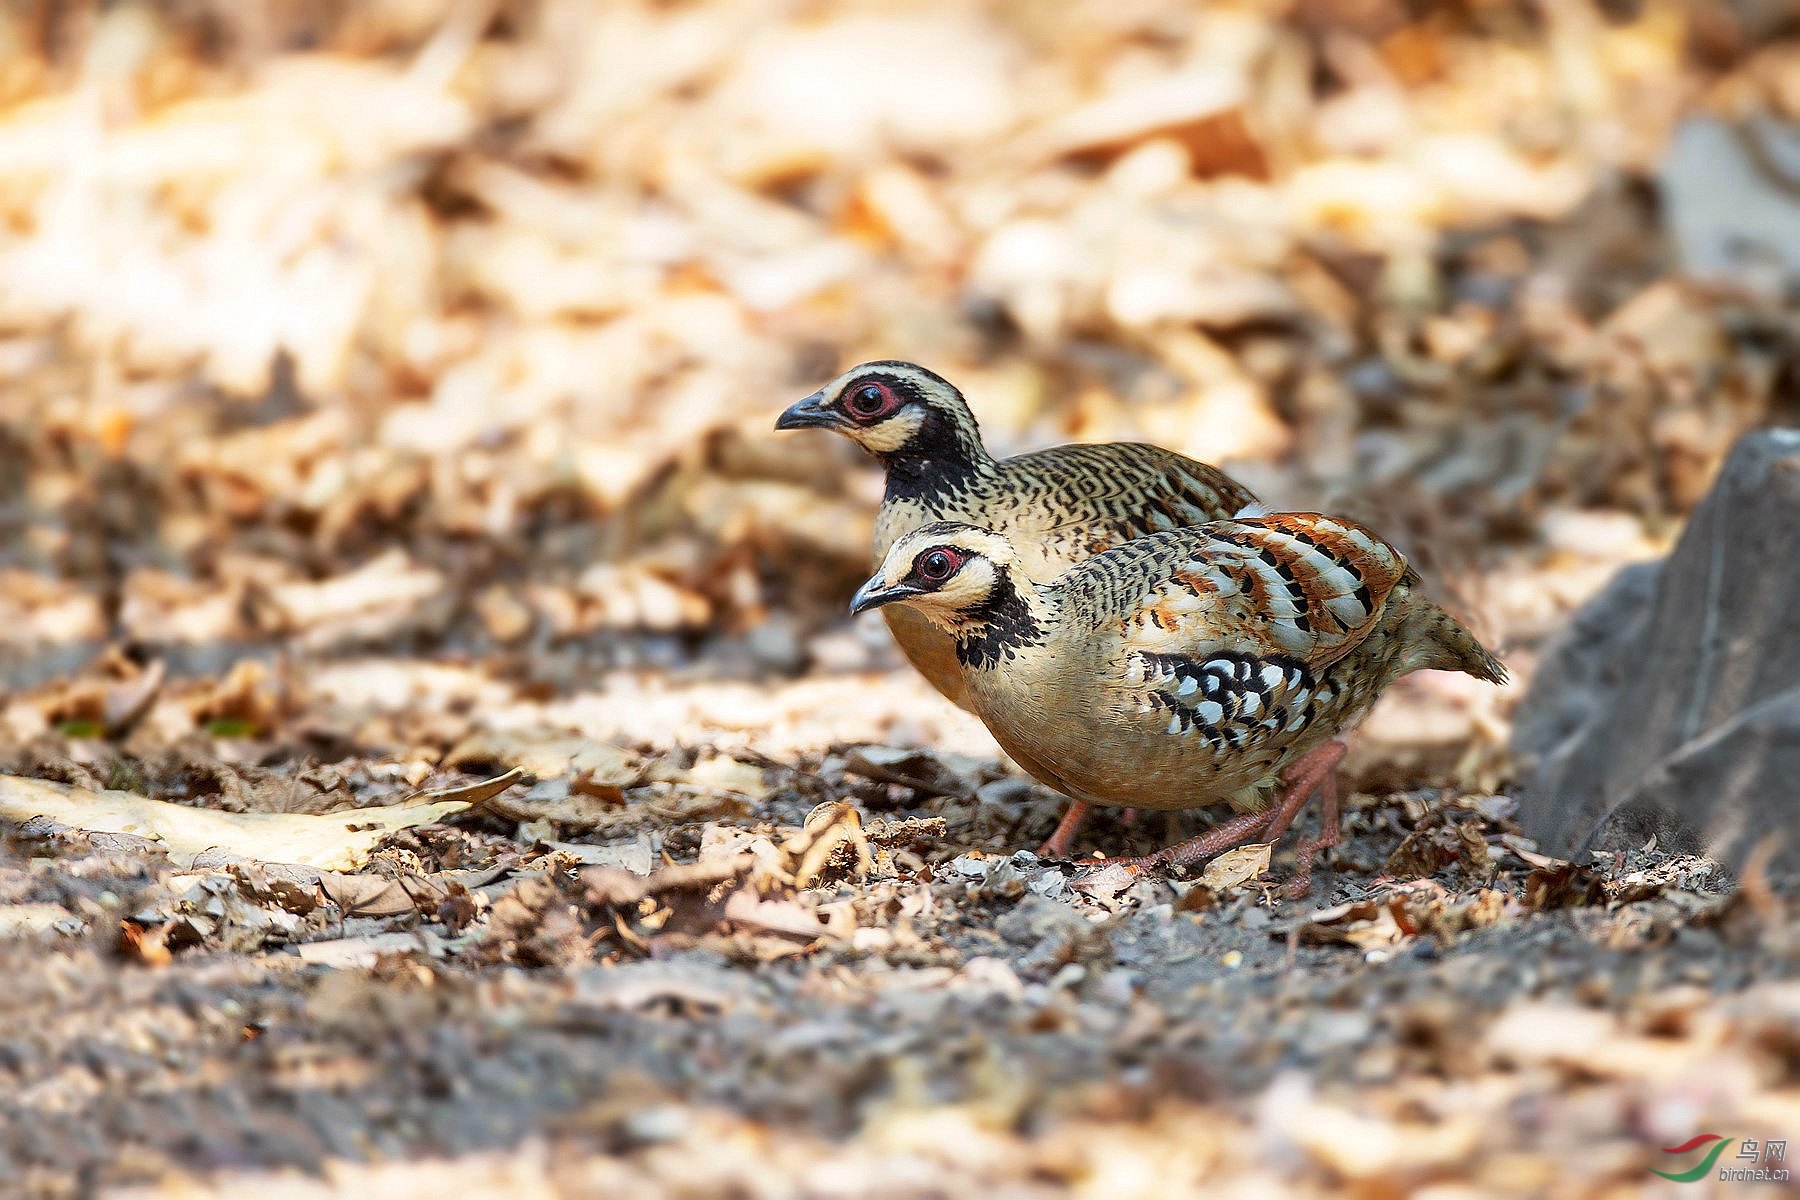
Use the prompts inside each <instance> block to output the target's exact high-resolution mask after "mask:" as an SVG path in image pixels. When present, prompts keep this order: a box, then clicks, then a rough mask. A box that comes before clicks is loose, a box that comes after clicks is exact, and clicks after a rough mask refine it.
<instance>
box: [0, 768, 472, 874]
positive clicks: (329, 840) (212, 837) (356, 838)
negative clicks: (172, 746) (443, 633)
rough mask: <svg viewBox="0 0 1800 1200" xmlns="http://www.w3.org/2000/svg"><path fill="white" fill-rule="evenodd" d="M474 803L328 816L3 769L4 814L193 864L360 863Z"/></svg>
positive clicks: (331, 866)
mask: <svg viewBox="0 0 1800 1200" xmlns="http://www.w3.org/2000/svg"><path fill="white" fill-rule="evenodd" d="M467 807H469V806H468V804H467V803H466V802H464V801H461V800H441V801H438V802H437V803H434V804H416V805H400V806H392V807H388V808H358V809H350V810H347V811H344V812H336V813H328V814H325V815H323V816H309V815H304V814H297V813H226V812H215V811H213V810H211V809H205V808H189V807H187V806H185V805H180V804H170V803H168V802H166V801H163V800H151V799H149V798H148V797H145V796H139V795H136V794H135V793H132V792H118V791H100V792H90V791H84V790H82V789H81V788H74V787H69V786H68V785H66V784H61V783H46V782H44V781H43V780H39V779H26V778H24V777H22V776H18V775H0V817H3V818H5V819H6V820H9V821H14V822H17V823H19V824H23V823H25V822H26V821H29V820H31V819H33V818H34V817H47V818H49V819H51V820H53V821H57V822H60V823H61V824H64V825H68V826H71V827H73V828H76V829H84V830H91V831H96V832H104V833H129V834H135V835H137V836H140V837H147V838H150V839H153V840H154V841H156V842H157V843H158V844H160V845H161V846H162V847H163V849H165V850H166V851H167V852H168V855H169V860H170V861H171V862H173V863H175V864H176V865H177V866H183V867H185V866H189V865H191V864H192V863H193V861H194V858H195V856H196V855H199V854H201V853H203V852H204V851H207V850H214V849H217V850H224V851H226V852H229V853H231V854H234V855H240V856H242V857H244V858H251V859H258V860H262V861H267V862H281V863H299V864H301V865H304V866H311V867H319V868H321V869H324V870H344V869H353V868H355V867H357V866H359V865H360V864H361V863H362V861H363V860H364V859H365V858H366V857H367V856H368V853H369V851H370V850H372V849H374V848H375V844H376V843H377V842H379V841H381V839H382V838H384V837H386V836H388V835H389V834H391V833H393V832H394V831H395V830H399V829H408V828H411V827H412V826H414V825H429V824H431V823H433V822H436V821H441V820H442V819H443V818H445V817H446V816H449V815H450V814H451V813H457V812H461V811H463V810H464V809H466V808H467Z"/></svg>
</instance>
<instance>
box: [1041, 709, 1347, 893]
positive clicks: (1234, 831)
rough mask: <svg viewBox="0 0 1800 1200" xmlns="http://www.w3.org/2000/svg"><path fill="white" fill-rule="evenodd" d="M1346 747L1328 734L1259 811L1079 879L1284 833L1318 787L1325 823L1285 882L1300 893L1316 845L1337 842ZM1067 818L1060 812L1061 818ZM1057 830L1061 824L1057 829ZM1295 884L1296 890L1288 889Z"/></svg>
mask: <svg viewBox="0 0 1800 1200" xmlns="http://www.w3.org/2000/svg"><path fill="white" fill-rule="evenodd" d="M1346 749H1347V747H1346V746H1345V745H1344V743H1343V742H1341V741H1337V740H1333V741H1329V742H1326V743H1325V744H1324V745H1321V746H1315V747H1314V748H1313V749H1311V750H1309V751H1307V752H1306V753H1305V754H1303V755H1301V756H1300V758H1299V759H1297V760H1296V761H1294V762H1292V763H1290V764H1289V765H1288V766H1287V767H1286V768H1285V769H1284V770H1283V771H1282V772H1281V783H1282V793H1281V800H1280V802H1279V803H1278V804H1276V805H1275V806H1274V807H1272V808H1265V809H1263V810H1262V811H1261V812H1253V813H1240V814H1239V815H1237V816H1235V817H1232V818H1231V819H1230V820H1228V821H1226V822H1224V823H1223V824H1220V825H1217V826H1215V827H1214V828H1212V829H1209V830H1207V831H1206V832H1205V833H1203V834H1200V835H1199V836H1198V837H1191V838H1188V839H1187V840H1186V841H1183V842H1177V843H1175V844H1174V845H1173V846H1170V847H1168V848H1167V849H1164V850H1159V851H1157V852H1156V853H1155V854H1148V855H1145V856H1144V857H1142V858H1118V859H1113V860H1112V861H1110V862H1108V863H1107V864H1106V865H1105V866H1103V867H1101V868H1099V870H1097V871H1095V872H1093V873H1092V874H1091V875H1089V876H1088V877H1087V878H1086V879H1085V880H1084V881H1083V882H1087V883H1093V882H1095V881H1097V880H1099V879H1100V878H1101V877H1102V876H1106V877H1108V878H1110V877H1113V876H1116V875H1118V874H1120V873H1121V872H1123V873H1125V874H1127V875H1132V876H1135V875H1142V874H1143V873H1145V872H1146V871H1150V870H1153V869H1155V868H1157V867H1185V866H1187V865H1189V864H1190V863H1195V862H1199V861H1200V860H1201V859H1203V858H1208V857H1210V856H1212V855H1214V854H1218V853H1220V852H1222V851H1225V850H1229V849H1231V848H1232V847H1233V846H1240V845H1242V844H1244V843H1245V842H1247V841H1249V840H1250V839H1251V838H1253V837H1257V836H1261V838H1262V839H1263V840H1264V841H1269V842H1273V841H1275V840H1276V839H1277V838H1279V837H1280V836H1281V835H1282V834H1284V833H1286V832H1287V830H1288V826H1290V825H1292V824H1293V823H1294V818H1295V817H1296V816H1298V815H1299V813H1300V810H1301V809H1302V808H1304V807H1305V806H1306V802H1307V801H1308V800H1309V799H1311V798H1312V795H1313V793H1314V792H1316V791H1319V790H1320V789H1321V788H1323V789H1324V791H1325V796H1324V809H1325V812H1324V819H1325V824H1326V828H1325V829H1324V830H1322V831H1321V832H1320V835H1319V837H1317V838H1316V839H1312V840H1309V841H1307V842H1304V843H1302V845H1301V847H1300V863H1299V872H1298V873H1297V874H1296V875H1295V876H1294V878H1293V880H1291V881H1290V882H1289V884H1288V888H1289V894H1290V895H1301V896H1303V895H1305V894H1306V891H1307V890H1308V889H1309V888H1310V887H1311V885H1312V879H1311V874H1312V861H1313V858H1314V856H1315V855H1317V854H1318V852H1319V851H1320V850H1323V849H1326V848H1327V847H1330V846H1335V845H1337V839H1338V794H1337V780H1336V772H1337V767H1338V764H1339V763H1340V762H1342V761H1343V760H1344V752H1345V750H1346ZM1066 821H1067V819H1066V818H1065V823H1066ZM1059 832H1060V830H1059ZM1296 886H1299V888H1300V890H1299V891H1298V892H1295V891H1294V890H1293V889H1294V888H1295V887H1296Z"/></svg>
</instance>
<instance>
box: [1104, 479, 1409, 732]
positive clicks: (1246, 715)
mask: <svg viewBox="0 0 1800 1200" xmlns="http://www.w3.org/2000/svg"><path fill="white" fill-rule="evenodd" d="M1093 567H1094V569H1095V570H1096V572H1097V573H1104V574H1108V575H1111V576H1113V577H1114V578H1113V586H1112V587H1109V588H1102V589H1099V590H1097V591H1096V593H1095V595H1094V599H1095V600H1096V601H1100V602H1101V603H1102V606H1103V607H1105V608H1107V609H1109V610H1110V615H1112V616H1113V617H1114V618H1115V620H1116V623H1115V624H1113V625H1112V628H1114V629H1115V630H1116V632H1117V636H1118V639H1119V645H1118V649H1119V651H1120V654H1119V656H1118V658H1117V659H1116V661H1118V662H1119V664H1120V667H1121V670H1122V672H1123V676H1124V678H1123V680H1122V683H1123V684H1124V688H1123V691H1124V692H1125V693H1126V694H1128V695H1130V696H1132V697H1133V698H1134V701H1135V704H1136V706H1137V707H1138V708H1140V709H1141V710H1145V711H1151V710H1163V711H1166V712H1167V713H1168V714H1169V718H1170V724H1169V730H1170V732H1171V733H1181V732H1187V731H1190V730H1202V731H1204V732H1206V734H1207V736H1209V737H1214V736H1216V737H1218V738H1219V739H1221V740H1222V741H1223V742H1224V743H1225V744H1229V745H1232V746H1242V745H1244V744H1246V743H1247V742H1248V741H1255V740H1260V738H1262V737H1264V736H1272V735H1275V734H1278V733H1282V732H1292V731H1293V730H1295V729H1297V728H1298V727H1299V726H1300V725H1301V724H1303V723H1304V721H1305V719H1306V713H1307V706H1308V704H1309V703H1310V702H1312V701H1313V700H1314V698H1315V697H1316V696H1317V694H1318V691H1319V689H1320V686H1321V682H1320V681H1321V677H1322V675H1323V673H1324V672H1325V671H1326V670H1327V669H1328V668H1329V667H1330V666H1331V665H1332V664H1333V663H1335V662H1336V661H1338V660H1339V659H1340V658H1342V657H1343V656H1344V655H1346V654H1348V653H1350V651H1351V650H1353V649H1355V647H1356V646H1357V645H1358V644H1359V643H1360V642H1361V641H1362V640H1363V639H1364V638H1366V637H1367V636H1368V635H1369V633H1370V631H1371V630H1372V629H1373V628H1374V627H1375V625H1376V623H1377V621H1378V620H1379V619H1380V617H1381V614H1382V611H1383V608H1384V606H1385V604H1386V602H1387V599H1388V597H1389V595H1390V594H1391V593H1392V592H1393V590H1394V589H1395V587H1397V586H1398V585H1399V584H1400V582H1401V581H1402V580H1403V579H1404V578H1405V576H1406V573H1407V566H1406V562H1405V560H1404V559H1403V558H1401V556H1400V554H1399V552H1398V551H1396V550H1395V549H1394V548H1393V547H1392V546H1389V545H1388V544H1387V543H1386V542H1384V541H1382V540H1381V539H1380V538H1378V537H1376V536H1375V535H1374V534H1372V533H1370V532H1369V531H1368V530H1366V529H1363V528H1362V527H1361V526H1358V525H1355V524H1353V523H1352V522H1349V521H1344V520H1339V519H1335V518H1330V517H1321V516H1317V515H1313V514H1304V513H1301V514H1296V513H1284V514H1279V515H1275V516H1269V517H1257V518H1247V519H1244V520H1234V521H1215V522H1212V523H1210V524H1207V525H1204V526H1200V527H1197V528H1193V529H1186V530H1180V531H1176V532H1175V533H1171V534H1163V535H1158V536H1156V537H1151V538H1144V539H1140V540H1139V541H1137V542H1132V543H1129V544H1127V545H1126V546H1123V547H1120V548H1119V549H1118V550H1114V551H1112V552H1110V553H1108V554H1106V555H1103V556H1101V557H1100V558H1097V559H1095V560H1093ZM1078 570H1082V569H1081V568H1078ZM1133 581H1135V583H1136V585H1137V586H1136V587H1135V588H1133V587H1132V586H1131V583H1132V582H1133ZM1108 601H1110V602H1108Z"/></svg>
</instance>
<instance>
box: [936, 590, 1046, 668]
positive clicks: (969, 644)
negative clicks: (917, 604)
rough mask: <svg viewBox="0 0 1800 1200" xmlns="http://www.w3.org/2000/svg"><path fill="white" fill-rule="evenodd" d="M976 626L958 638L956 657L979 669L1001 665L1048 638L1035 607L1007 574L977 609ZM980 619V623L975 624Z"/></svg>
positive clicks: (973, 614)
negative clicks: (1037, 619)
mask: <svg viewBox="0 0 1800 1200" xmlns="http://www.w3.org/2000/svg"><path fill="white" fill-rule="evenodd" d="M969 616H970V617H971V618H972V624H973V626H974V627H973V628H972V629H971V630H970V632H968V633H964V634H960V635H958V637H957V639H956V658H957V661H958V662H960V663H962V664H963V665H964V666H968V667H974V668H976V669H987V668H991V667H997V666H999V665H1000V664H1001V663H1003V662H1005V661H1006V660H1007V659H1009V658H1012V657H1013V656H1014V655H1016V654H1017V653H1018V652H1019V650H1020V649H1022V648H1024V647H1026V646H1036V645H1038V644H1040V643H1041V642H1042V641H1043V640H1044V631H1043V629H1042V628H1041V627H1039V625H1038V623H1037V621H1036V620H1034V619H1033V618H1032V615H1031V606H1030V605H1029V604H1027V603H1025V597H1023V596H1021V595H1020V594H1019V591H1018V589H1017V588H1015V587H1014V586H1013V584H1012V580H1010V579H1008V578H1007V577H1006V576H1005V575H1001V576H1000V582H999V583H998V584H996V585H995V587H994V590H993V591H992V592H991V593H989V594H988V598H987V600H986V602H985V603H983V604H982V606H981V607H980V608H979V609H977V610H976V611H975V612H973V613H970V614H969ZM976 622H978V624H975V623H976Z"/></svg>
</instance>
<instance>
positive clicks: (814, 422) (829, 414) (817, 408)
mask: <svg viewBox="0 0 1800 1200" xmlns="http://www.w3.org/2000/svg"><path fill="white" fill-rule="evenodd" d="M843 423H844V418H843V415H842V414H841V413H838V412H836V411H834V410H832V409H829V408H827V407H825V392H824V390H823V389H820V390H819V391H816V392H814V393H813V394H812V395H810V396H808V397H807V398H806V399H804V400H799V401H796V402H795V403H793V404H791V405H789V406H788V409H787V411H786V412H784V413H782V414H781V415H780V416H779V417H776V418H775V428H777V429H836V428H838V427H839V426H841V425H843Z"/></svg>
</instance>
